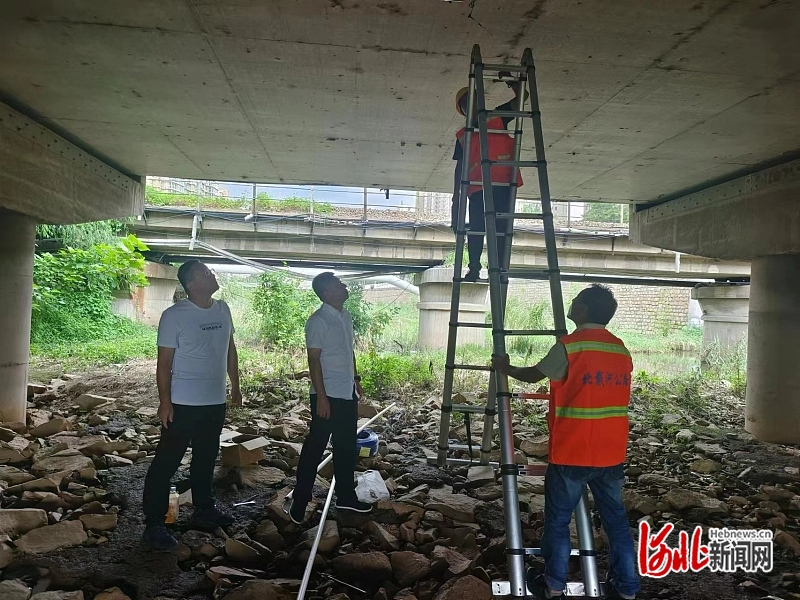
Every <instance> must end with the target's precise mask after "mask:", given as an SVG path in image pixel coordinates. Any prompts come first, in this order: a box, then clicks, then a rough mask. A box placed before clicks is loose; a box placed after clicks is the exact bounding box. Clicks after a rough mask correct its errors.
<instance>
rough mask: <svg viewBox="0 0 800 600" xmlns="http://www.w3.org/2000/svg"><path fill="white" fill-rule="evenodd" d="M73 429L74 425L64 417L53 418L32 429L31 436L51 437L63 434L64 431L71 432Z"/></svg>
mask: <svg viewBox="0 0 800 600" xmlns="http://www.w3.org/2000/svg"><path fill="white" fill-rule="evenodd" d="M71 429H72V424H71V423H70V422H69V421H67V419H65V418H64V417H53V418H52V419H50V420H49V421H46V422H44V423H42V424H41V425H39V426H38V427H34V428H33V429H31V435H32V436H34V437H49V436H51V435H55V434H57V433H61V432H62V431H70V430H71Z"/></svg>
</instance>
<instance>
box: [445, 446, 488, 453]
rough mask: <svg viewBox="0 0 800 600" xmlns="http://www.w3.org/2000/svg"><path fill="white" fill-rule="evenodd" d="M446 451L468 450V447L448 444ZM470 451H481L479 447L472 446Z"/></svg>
mask: <svg viewBox="0 0 800 600" xmlns="http://www.w3.org/2000/svg"><path fill="white" fill-rule="evenodd" d="M447 449H448V450H469V449H470V446H469V445H467V444H450V445H449V446H448V447H447ZM472 451H473V452H480V451H481V447H480V446H475V445H473V446H472Z"/></svg>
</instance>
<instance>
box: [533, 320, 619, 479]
mask: <svg viewBox="0 0 800 600" xmlns="http://www.w3.org/2000/svg"><path fill="white" fill-rule="evenodd" d="M559 341H560V342H561V343H562V344H564V347H565V348H566V349H567V359H568V362H569V370H568V371H567V376H566V378H564V379H562V380H560V381H551V382H550V392H551V397H550V411H549V414H548V416H547V424H548V427H549V429H550V444H549V446H550V454H549V457H548V460H549V462H551V463H555V464H559V465H573V466H582V467H611V466H614V465H618V464H620V463H623V462H625V452H626V450H627V446H628V403H629V402H630V397H631V373H632V372H633V362H632V361H631V355H630V353H629V352H628V349H627V348H626V347H625V344H623V343H622V340H620V339H619V338H618V337H616V336H614V335H612V334H611V333H609V332H608V331H607V330H605V329H582V330H580V331H576V332H575V333H572V334H570V335H565V336H563V337H562V338H561V339H560V340H559Z"/></svg>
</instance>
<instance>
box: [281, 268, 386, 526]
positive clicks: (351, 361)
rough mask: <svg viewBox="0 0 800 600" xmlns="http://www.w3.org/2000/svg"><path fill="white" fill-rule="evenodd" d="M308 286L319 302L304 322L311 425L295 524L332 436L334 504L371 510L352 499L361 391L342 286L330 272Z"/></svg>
mask: <svg viewBox="0 0 800 600" xmlns="http://www.w3.org/2000/svg"><path fill="white" fill-rule="evenodd" d="M311 286H312V288H313V289H314V292H315V293H316V294H317V296H318V297H319V299H320V300H322V302H323V304H322V307H320V308H319V310H317V311H316V312H315V313H314V314H312V315H311V316H310V317H309V318H308V321H307V322H306V347H307V351H308V370H309V373H310V375H311V428H310V431H309V434H308V437H306V440H305V443H303V451H302V452H301V453H300V462H299V464H298V465H297V486H296V487H295V489H294V493H293V494H292V505H291V508H290V509H289V516H290V517H291V519H292V521H294V522H295V523H297V524H298V525H299V524H300V523H302V522H303V520H304V518H305V512H306V506H307V505H308V503H309V501H310V500H311V490H312V488H313V487H314V480H315V479H316V475H317V466H318V465H319V462H320V460H321V459H322V453H323V452H324V451H325V447H326V446H327V445H328V438H330V437H331V436H333V472H334V476H335V477H336V508H337V509H339V510H352V511H356V512H370V510H372V506H371V505H369V504H366V503H364V502H360V501H359V500H358V499H357V498H356V494H355V491H354V489H353V471H354V470H355V466H356V460H357V459H358V450H357V441H356V424H357V421H358V400H359V398H361V397H362V396H363V392H362V390H361V383H360V381H361V378H360V377H359V376H358V374H357V372H356V361H355V355H354V354H353V319H352V318H351V317H350V313H348V312H347V310H345V309H344V303H345V301H346V300H347V298H348V292H347V286H346V285H345V284H344V283H342V282H341V281H340V280H339V279H338V278H337V277H335V276H334V274H333V273H330V272H328V273H320V274H319V275H317V276H316V277H315V278H314V281H313V282H312V284H311Z"/></svg>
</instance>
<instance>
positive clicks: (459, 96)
mask: <svg viewBox="0 0 800 600" xmlns="http://www.w3.org/2000/svg"><path fill="white" fill-rule="evenodd" d="M467 94H469V88H465V87H463V88H461V89H460V90H458V91H457V92H456V110H457V111H458V114H460V115H461V116H462V117H463V116H464V111H462V110H461V99H462V98H463V97H464V96H466V95H467Z"/></svg>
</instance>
